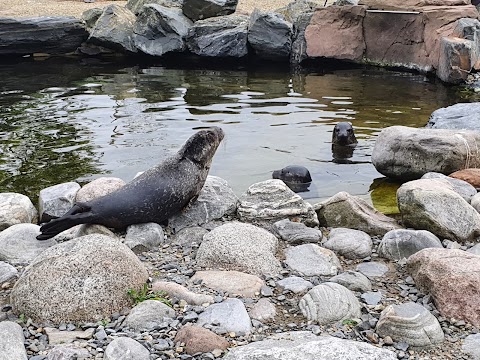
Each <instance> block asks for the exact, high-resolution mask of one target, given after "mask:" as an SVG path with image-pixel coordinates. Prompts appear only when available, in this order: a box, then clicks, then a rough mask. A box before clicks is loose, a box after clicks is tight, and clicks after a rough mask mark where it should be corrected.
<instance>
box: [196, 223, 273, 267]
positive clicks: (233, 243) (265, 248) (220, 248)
mask: <svg viewBox="0 0 480 360" xmlns="http://www.w3.org/2000/svg"><path fill="white" fill-rule="evenodd" d="M277 246H278V239H277V238H276V237H275V236H274V235H273V234H271V233H269V232H268V231H266V230H264V229H261V228H259V227H256V226H253V225H250V224H243V223H239V222H230V223H226V224H225V225H222V226H219V227H217V228H215V229H213V230H212V231H210V232H209V233H208V234H206V235H205V236H204V237H203V242H202V243H201V244H200V247H199V248H198V251H197V256H196V260H197V265H198V266H201V267H210V268H225V269H227V270H238V271H242V272H246V273H249V274H253V275H261V274H270V275H274V274H278V273H279V272H280V268H281V267H280V262H279V261H278V260H277V259H276V258H275V253H276V251H277Z"/></svg>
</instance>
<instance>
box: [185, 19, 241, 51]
mask: <svg viewBox="0 0 480 360" xmlns="http://www.w3.org/2000/svg"><path fill="white" fill-rule="evenodd" d="M247 27H248V16H243V15H230V16H219V17H215V18H210V19H206V20H199V21H197V22H195V23H194V24H193V26H192V27H191V28H190V29H189V30H188V34H187V36H186V37H185V41H186V43H187V47H188V50H190V51H191V52H192V53H194V54H196V55H200V56H208V57H220V58H222V57H223V58H242V57H244V56H246V55H247V54H248V49H247V32H248V31H247Z"/></svg>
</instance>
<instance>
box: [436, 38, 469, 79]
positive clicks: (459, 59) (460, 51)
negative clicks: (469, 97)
mask: <svg viewBox="0 0 480 360" xmlns="http://www.w3.org/2000/svg"><path fill="white" fill-rule="evenodd" d="M472 60H473V54H472V42H471V41H470V40H465V39H459V38H454V37H444V38H442V41H441V44H440V58H439V62H438V70H437V76H438V78H439V79H440V80H442V81H445V82H447V83H449V84H461V83H463V82H464V81H465V80H467V76H468V74H470V71H471V70H472V67H473V62H472Z"/></svg>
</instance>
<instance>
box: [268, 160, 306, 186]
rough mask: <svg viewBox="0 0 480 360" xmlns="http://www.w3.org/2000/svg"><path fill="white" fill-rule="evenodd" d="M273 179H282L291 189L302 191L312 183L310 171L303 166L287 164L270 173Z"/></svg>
mask: <svg viewBox="0 0 480 360" xmlns="http://www.w3.org/2000/svg"><path fill="white" fill-rule="evenodd" d="M272 178H273V179H280V180H282V181H283V182H284V183H285V184H286V185H287V186H288V187H289V188H290V189H291V190H292V191H294V192H304V191H308V187H309V186H310V184H311V183H312V177H311V176H310V171H308V169H307V168H306V167H304V166H300V165H289V166H286V167H284V168H283V169H280V170H275V171H274V172H273V173H272Z"/></svg>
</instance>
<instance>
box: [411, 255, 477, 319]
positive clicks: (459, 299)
mask: <svg viewBox="0 0 480 360" xmlns="http://www.w3.org/2000/svg"><path fill="white" fill-rule="evenodd" d="M407 271H408V272H409V273H410V274H411V275H412V277H413V279H414V280H415V285H416V287H417V288H418V289H419V290H420V291H421V292H423V293H425V294H431V295H432V297H433V300H434V302H435V306H436V307H437V309H438V311H439V312H440V314H442V316H444V317H446V318H455V319H457V320H465V321H468V322H470V323H471V324H472V325H474V326H477V327H478V326H480V312H479V311H478V309H479V308H480V256H478V255H474V254H470V253H468V252H465V251H462V250H448V249H424V250H421V251H419V252H417V253H416V254H414V255H412V256H410V258H409V259H408V262H407Z"/></svg>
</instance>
